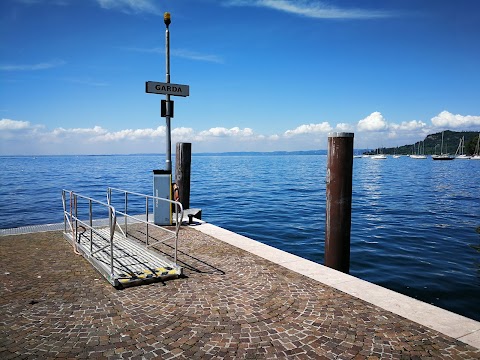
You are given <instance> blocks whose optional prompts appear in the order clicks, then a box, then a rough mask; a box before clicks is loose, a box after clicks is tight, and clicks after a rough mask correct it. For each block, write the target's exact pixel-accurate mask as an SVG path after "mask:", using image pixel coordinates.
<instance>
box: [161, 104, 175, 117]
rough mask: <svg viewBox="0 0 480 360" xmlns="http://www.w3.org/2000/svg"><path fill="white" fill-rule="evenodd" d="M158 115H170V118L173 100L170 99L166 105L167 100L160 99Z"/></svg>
mask: <svg viewBox="0 0 480 360" xmlns="http://www.w3.org/2000/svg"><path fill="white" fill-rule="evenodd" d="M160 116H161V117H167V116H170V117H171V118H173V101H172V100H170V101H169V104H168V106H167V100H162V101H161V106H160Z"/></svg>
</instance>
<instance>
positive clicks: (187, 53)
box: [123, 47, 224, 64]
mask: <svg viewBox="0 0 480 360" xmlns="http://www.w3.org/2000/svg"><path fill="white" fill-rule="evenodd" d="M123 49H124V50H128V51H137V52H143V53H153V54H165V48H160V47H153V48H137V47H124V48H123ZM170 55H171V56H176V57H181V58H184V59H189V60H195V61H206V62H212V63H217V64H223V63H224V60H223V58H222V57H220V56H218V55H212V54H203V53H200V52H197V51H192V50H186V49H171V50H170Z"/></svg>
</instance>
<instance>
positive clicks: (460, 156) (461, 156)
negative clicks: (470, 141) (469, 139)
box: [455, 136, 470, 160]
mask: <svg viewBox="0 0 480 360" xmlns="http://www.w3.org/2000/svg"><path fill="white" fill-rule="evenodd" d="M464 149H465V136H462V137H461V138H460V142H459V144H458V147H457V151H456V152H455V159H458V160H470V156H468V155H465V154H464V153H463V152H464V151H465V150H464Z"/></svg>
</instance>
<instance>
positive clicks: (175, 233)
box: [107, 187, 183, 264]
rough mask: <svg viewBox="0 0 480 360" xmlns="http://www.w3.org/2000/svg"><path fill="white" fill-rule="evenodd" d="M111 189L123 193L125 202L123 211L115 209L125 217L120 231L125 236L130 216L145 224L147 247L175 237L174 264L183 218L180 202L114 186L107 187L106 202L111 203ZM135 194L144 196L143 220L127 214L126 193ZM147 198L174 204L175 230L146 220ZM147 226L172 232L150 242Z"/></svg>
mask: <svg viewBox="0 0 480 360" xmlns="http://www.w3.org/2000/svg"><path fill="white" fill-rule="evenodd" d="M112 191H116V192H120V193H123V195H124V202H125V209H124V212H121V211H118V210H117V213H118V214H120V215H122V216H124V219H125V224H124V226H125V232H123V230H122V229H121V228H120V230H121V231H122V233H123V234H124V235H125V236H126V233H127V223H128V221H127V220H128V218H131V219H133V220H135V221H136V222H140V223H143V224H145V225H146V240H145V245H146V246H147V247H149V246H154V245H156V244H159V243H163V242H165V241H167V240H170V239H172V238H175V248H174V260H175V264H176V263H177V246H178V233H179V231H180V226H181V224H182V220H183V206H182V203H180V202H178V201H174V200H170V199H165V198H161V197H158V196H152V195H146V194H140V193H137V192H133V191H128V190H123V189H118V188H114V187H109V188H108V189H107V202H108V204H111V203H112ZM129 194H130V195H135V196H140V197H143V198H145V220H143V219H140V218H138V217H136V216H135V215H129V214H128V195H129ZM149 199H152V202H153V201H164V202H168V203H170V204H172V205H174V206H175V209H176V210H177V211H176V212H175V216H176V219H175V231H172V230H170V229H168V228H165V227H162V226H160V225H157V224H155V223H152V222H150V221H149V220H148V206H149V202H148V201H149ZM149 226H153V227H154V228H157V229H160V230H162V231H165V232H167V233H169V234H172V236H171V237H167V238H166V239H163V240H157V241H155V242H154V243H150V242H149V232H148V227H149Z"/></svg>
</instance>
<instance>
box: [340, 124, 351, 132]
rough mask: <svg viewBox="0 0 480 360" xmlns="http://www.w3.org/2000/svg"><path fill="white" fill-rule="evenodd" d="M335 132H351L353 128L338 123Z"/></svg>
mask: <svg viewBox="0 0 480 360" xmlns="http://www.w3.org/2000/svg"><path fill="white" fill-rule="evenodd" d="M336 130H338V131H339V132H353V130H354V126H352V125H350V124H345V123H340V124H337V126H336Z"/></svg>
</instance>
